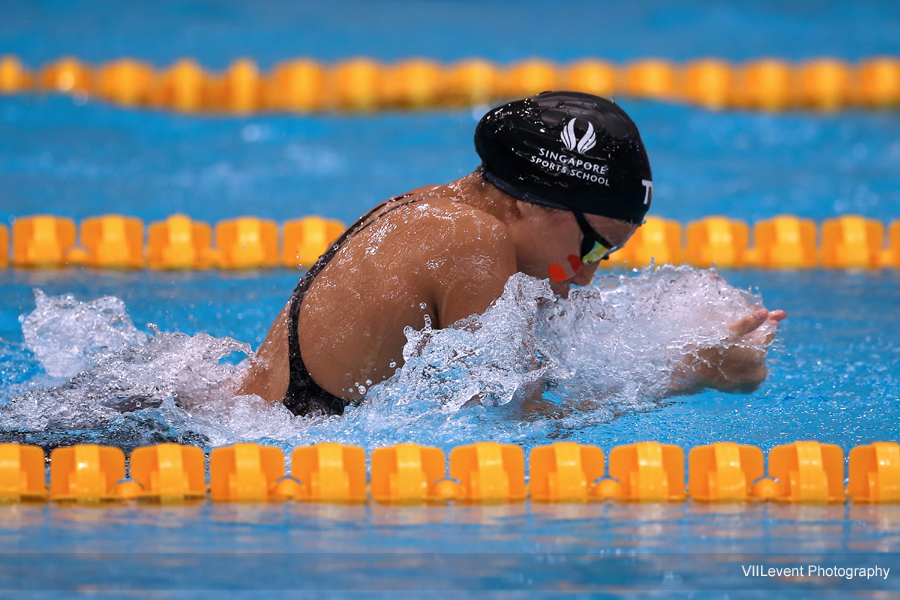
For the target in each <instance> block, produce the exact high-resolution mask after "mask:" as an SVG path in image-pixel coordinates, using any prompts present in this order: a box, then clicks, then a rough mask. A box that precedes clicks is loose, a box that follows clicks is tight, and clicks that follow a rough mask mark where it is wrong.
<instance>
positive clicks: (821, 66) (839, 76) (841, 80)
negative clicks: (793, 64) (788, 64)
mask: <svg viewBox="0 0 900 600" xmlns="http://www.w3.org/2000/svg"><path fill="white" fill-rule="evenodd" d="M850 74H851V71H850V65H848V64H847V63H846V62H844V61H841V60H835V59H831V58H821V59H817V60H812V61H809V62H806V63H803V64H802V65H800V68H799V70H798V73H797V79H798V81H797V84H798V88H799V90H798V92H799V96H800V98H799V105H800V106H801V107H808V108H814V109H818V110H826V111H835V110H840V109H842V108H844V107H845V106H846V105H847V104H848V103H849V102H850V93H851V86H850V76H851V75H850Z"/></svg>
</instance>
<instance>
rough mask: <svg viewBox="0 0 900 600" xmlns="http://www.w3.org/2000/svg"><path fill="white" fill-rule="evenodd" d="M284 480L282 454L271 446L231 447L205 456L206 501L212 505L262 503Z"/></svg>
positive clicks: (236, 445)
mask: <svg viewBox="0 0 900 600" xmlns="http://www.w3.org/2000/svg"><path fill="white" fill-rule="evenodd" d="M282 477H284V452H282V451H281V448H275V447H273V446H260V445H259V444H234V445H233V446H225V447H223V448H215V449H213V451H212V452H210V453H209V497H210V498H211V499H212V500H213V501H216V502H265V501H268V500H270V499H274V498H272V495H273V494H272V488H273V487H274V486H275V485H276V482H277V481H278V480H279V479H281V478H282Z"/></svg>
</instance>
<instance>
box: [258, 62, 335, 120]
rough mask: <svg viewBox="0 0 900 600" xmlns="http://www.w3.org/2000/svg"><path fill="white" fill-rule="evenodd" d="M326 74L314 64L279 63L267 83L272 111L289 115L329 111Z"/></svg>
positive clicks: (268, 98) (319, 65) (269, 104)
mask: <svg viewBox="0 0 900 600" xmlns="http://www.w3.org/2000/svg"><path fill="white" fill-rule="evenodd" d="M325 78H326V72H325V69H324V68H323V67H322V65H321V64H320V63H319V62H317V61H314V60H309V59H299V60H291V61H287V62H282V63H278V64H277V65H275V68H274V69H273V71H272V74H271V75H270V77H269V79H268V81H267V82H266V86H267V91H266V98H267V104H268V106H269V108H271V109H273V110H279V111H282V110H283V111H289V112H301V113H306V112H314V111H318V110H322V109H324V108H325Z"/></svg>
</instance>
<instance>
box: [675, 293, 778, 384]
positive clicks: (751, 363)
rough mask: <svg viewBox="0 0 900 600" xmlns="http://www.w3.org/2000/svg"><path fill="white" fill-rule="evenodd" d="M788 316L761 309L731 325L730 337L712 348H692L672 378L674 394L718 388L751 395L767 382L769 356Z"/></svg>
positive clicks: (776, 311)
mask: <svg viewBox="0 0 900 600" xmlns="http://www.w3.org/2000/svg"><path fill="white" fill-rule="evenodd" d="M785 317H787V313H786V312H784V311H783V310H772V311H770V310H766V309H765V308H758V309H756V310H754V311H753V312H752V313H750V314H749V315H747V316H745V317H743V318H741V319H740V320H739V321H737V322H736V323H734V324H732V325H731V326H729V328H728V329H729V330H730V331H731V334H730V335H729V336H728V337H727V338H726V339H725V340H724V341H723V342H722V343H721V344H718V345H716V346H713V347H707V348H693V349H691V350H690V351H689V354H688V356H686V357H685V359H684V361H683V362H682V364H681V365H679V367H678V368H677V369H676V370H675V373H674V374H673V376H672V383H671V384H670V386H669V391H670V392H671V393H675V394H685V393H693V392H698V391H700V390H702V389H705V388H715V389H718V390H722V391H726V392H736V393H749V392H752V391H754V390H756V389H757V388H759V386H760V384H761V383H762V382H763V381H765V380H766V375H767V371H766V353H767V351H768V349H769V346H770V345H771V344H772V341H773V340H774V339H775V333H776V331H777V330H778V324H779V322H780V321H782V320H783V319H784V318H785Z"/></svg>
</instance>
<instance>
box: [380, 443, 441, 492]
mask: <svg viewBox="0 0 900 600" xmlns="http://www.w3.org/2000/svg"><path fill="white" fill-rule="evenodd" d="M371 460H372V481H371V485H370V492H371V494H372V499H373V500H375V501H376V502H384V503H400V504H409V503H417V502H418V503H421V502H425V501H426V500H436V499H440V498H441V496H442V494H440V493H438V492H439V490H437V489H436V486H437V485H438V484H439V483H440V482H441V481H442V480H443V479H444V477H445V475H446V472H447V471H446V466H445V465H446V457H445V456H444V451H443V450H441V449H440V448H432V447H429V446H420V445H418V444H397V445H396V446H389V447H387V448H378V449H376V450H373V451H372V456H371Z"/></svg>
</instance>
